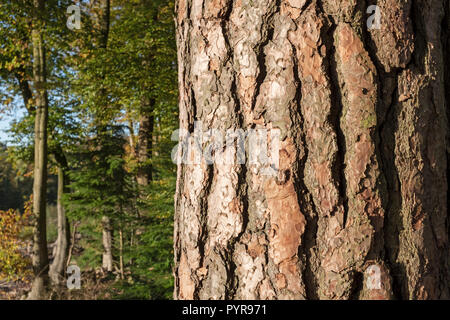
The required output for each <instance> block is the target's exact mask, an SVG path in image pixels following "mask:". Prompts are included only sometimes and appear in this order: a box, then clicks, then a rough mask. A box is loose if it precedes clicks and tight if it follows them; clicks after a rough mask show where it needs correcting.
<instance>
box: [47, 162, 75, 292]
mask: <svg viewBox="0 0 450 320" xmlns="http://www.w3.org/2000/svg"><path fill="white" fill-rule="evenodd" d="M66 185H67V176H66V172H65V167H63V166H61V165H60V166H58V193H57V204H56V205H57V214H58V237H57V239H56V246H55V254H54V257H53V262H52V264H51V265H50V270H49V275H50V279H51V281H52V283H53V284H56V285H58V284H60V283H62V282H63V280H64V274H65V268H66V265H67V257H68V254H69V244H70V226H69V220H68V219H67V217H66V212H65V208H64V205H63V203H62V201H63V199H62V198H63V195H64V192H65V189H66Z"/></svg>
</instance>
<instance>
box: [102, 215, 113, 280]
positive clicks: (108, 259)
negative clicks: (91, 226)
mask: <svg viewBox="0 0 450 320" xmlns="http://www.w3.org/2000/svg"><path fill="white" fill-rule="evenodd" d="M102 228H103V232H102V235H103V236H102V239H103V256H102V267H103V269H105V270H106V271H108V272H111V271H113V254H112V243H113V239H112V234H113V229H112V226H111V219H110V218H108V217H107V216H103V217H102Z"/></svg>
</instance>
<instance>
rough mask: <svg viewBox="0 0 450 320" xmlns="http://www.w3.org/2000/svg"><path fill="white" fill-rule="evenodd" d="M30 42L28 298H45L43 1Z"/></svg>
mask: <svg viewBox="0 0 450 320" xmlns="http://www.w3.org/2000/svg"><path fill="white" fill-rule="evenodd" d="M34 10H35V14H34V21H33V31H32V41H33V77H34V87H35V103H36V115H35V127H34V185H33V215H34V217H35V219H36V226H35V228H34V232H33V255H32V262H33V271H34V280H33V285H32V290H31V292H30V294H29V297H28V298H29V299H43V298H45V290H46V286H47V283H48V264H49V262H48V251H47V232H46V201H47V197H46V194H47V118H48V100H47V90H46V65H45V59H46V57H45V45H44V40H43V36H42V28H43V24H42V23H41V21H40V20H41V17H43V16H44V12H45V3H44V1H43V0H34Z"/></svg>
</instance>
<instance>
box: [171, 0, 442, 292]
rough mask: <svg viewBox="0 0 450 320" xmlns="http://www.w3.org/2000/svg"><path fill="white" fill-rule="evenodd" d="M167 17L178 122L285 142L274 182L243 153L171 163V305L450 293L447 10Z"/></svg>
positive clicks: (354, 4) (329, 5)
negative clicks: (238, 157) (229, 160)
mask: <svg viewBox="0 0 450 320" xmlns="http://www.w3.org/2000/svg"><path fill="white" fill-rule="evenodd" d="M373 4H377V5H378V6H379V8H380V13H381V21H380V22H381V24H380V27H381V28H380V29H369V28H368V27H367V19H368V18H369V16H370V15H369V14H367V13H366V10H367V8H368V7H369V6H370V5H373ZM176 12H177V15H176V25H177V43H178V62H179V89H180V100H179V104H180V128H181V129H185V130H187V131H189V132H191V133H192V132H193V129H194V122H195V121H201V122H202V124H203V129H204V130H207V129H211V128H214V129H218V130H220V131H221V132H222V133H223V136H225V132H226V130H227V129H239V128H242V129H244V130H247V129H249V128H253V129H255V128H256V129H257V128H262V129H263V128H266V129H271V128H278V129H280V131H281V137H280V138H281V141H282V142H281V148H280V152H279V173H278V176H276V177H272V176H267V175H264V174H263V171H262V170H263V169H264V168H263V167H262V166H259V165H258V164H255V163H251V162H249V161H248V160H247V162H246V163H245V164H244V165H239V164H234V165H226V164H221V163H214V164H213V165H208V164H207V163H206V162H205V161H204V160H203V161H202V163H201V164H180V165H179V166H178V173H177V174H178V177H177V178H178V183H177V191H176V197H175V200H176V201H175V210H176V214H175V233H174V235H175V245H174V249H175V268H174V274H175V279H176V281H175V291H174V297H175V298H176V299H358V298H359V299H449V298H450V291H449V290H450V274H449V272H450V260H449V258H450V255H449V252H450V251H449V243H448V235H449V221H448V217H449V215H448V211H447V202H448V181H447V157H448V155H447V150H449V149H448V142H449V140H448V132H449V125H448V117H447V115H448V113H449V111H448V110H449V105H448V103H449V102H450V100H449V98H450V93H449V89H450V88H449V83H450V82H449V71H448V70H449V68H448V67H449V56H450V52H449V51H448V50H449V37H448V35H449V25H450V24H449V4H448V1H440V0H406V1H405V0H381V1H376V3H375V1H356V0H347V1H344V0H321V1H319V0H312V1H311V0H278V1H277V0H259V1H244V0H178V1H177V5H176ZM251 152H255V150H248V148H247V149H246V156H247V159H248V158H249V157H250V156H251V154H250V153H251ZM374 270H375V271H374ZM373 272H375V273H376V274H375V276H376V277H377V280H376V281H378V282H377V283H376V285H373V283H372V282H371V281H372V280H373V277H374V274H373Z"/></svg>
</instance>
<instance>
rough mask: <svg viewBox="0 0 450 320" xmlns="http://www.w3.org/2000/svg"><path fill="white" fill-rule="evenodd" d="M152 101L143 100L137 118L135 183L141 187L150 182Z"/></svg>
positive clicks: (153, 101) (153, 103)
mask: <svg viewBox="0 0 450 320" xmlns="http://www.w3.org/2000/svg"><path fill="white" fill-rule="evenodd" d="M154 105H155V100H154V99H147V98H145V99H143V102H142V106H141V113H140V116H139V132H138V149H137V158H138V162H139V169H138V173H137V183H138V184H139V186H141V187H145V186H147V185H148V184H149V183H150V181H152V165H151V164H149V163H148V162H149V161H151V160H152V149H153V128H154V116H153V108H154Z"/></svg>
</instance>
